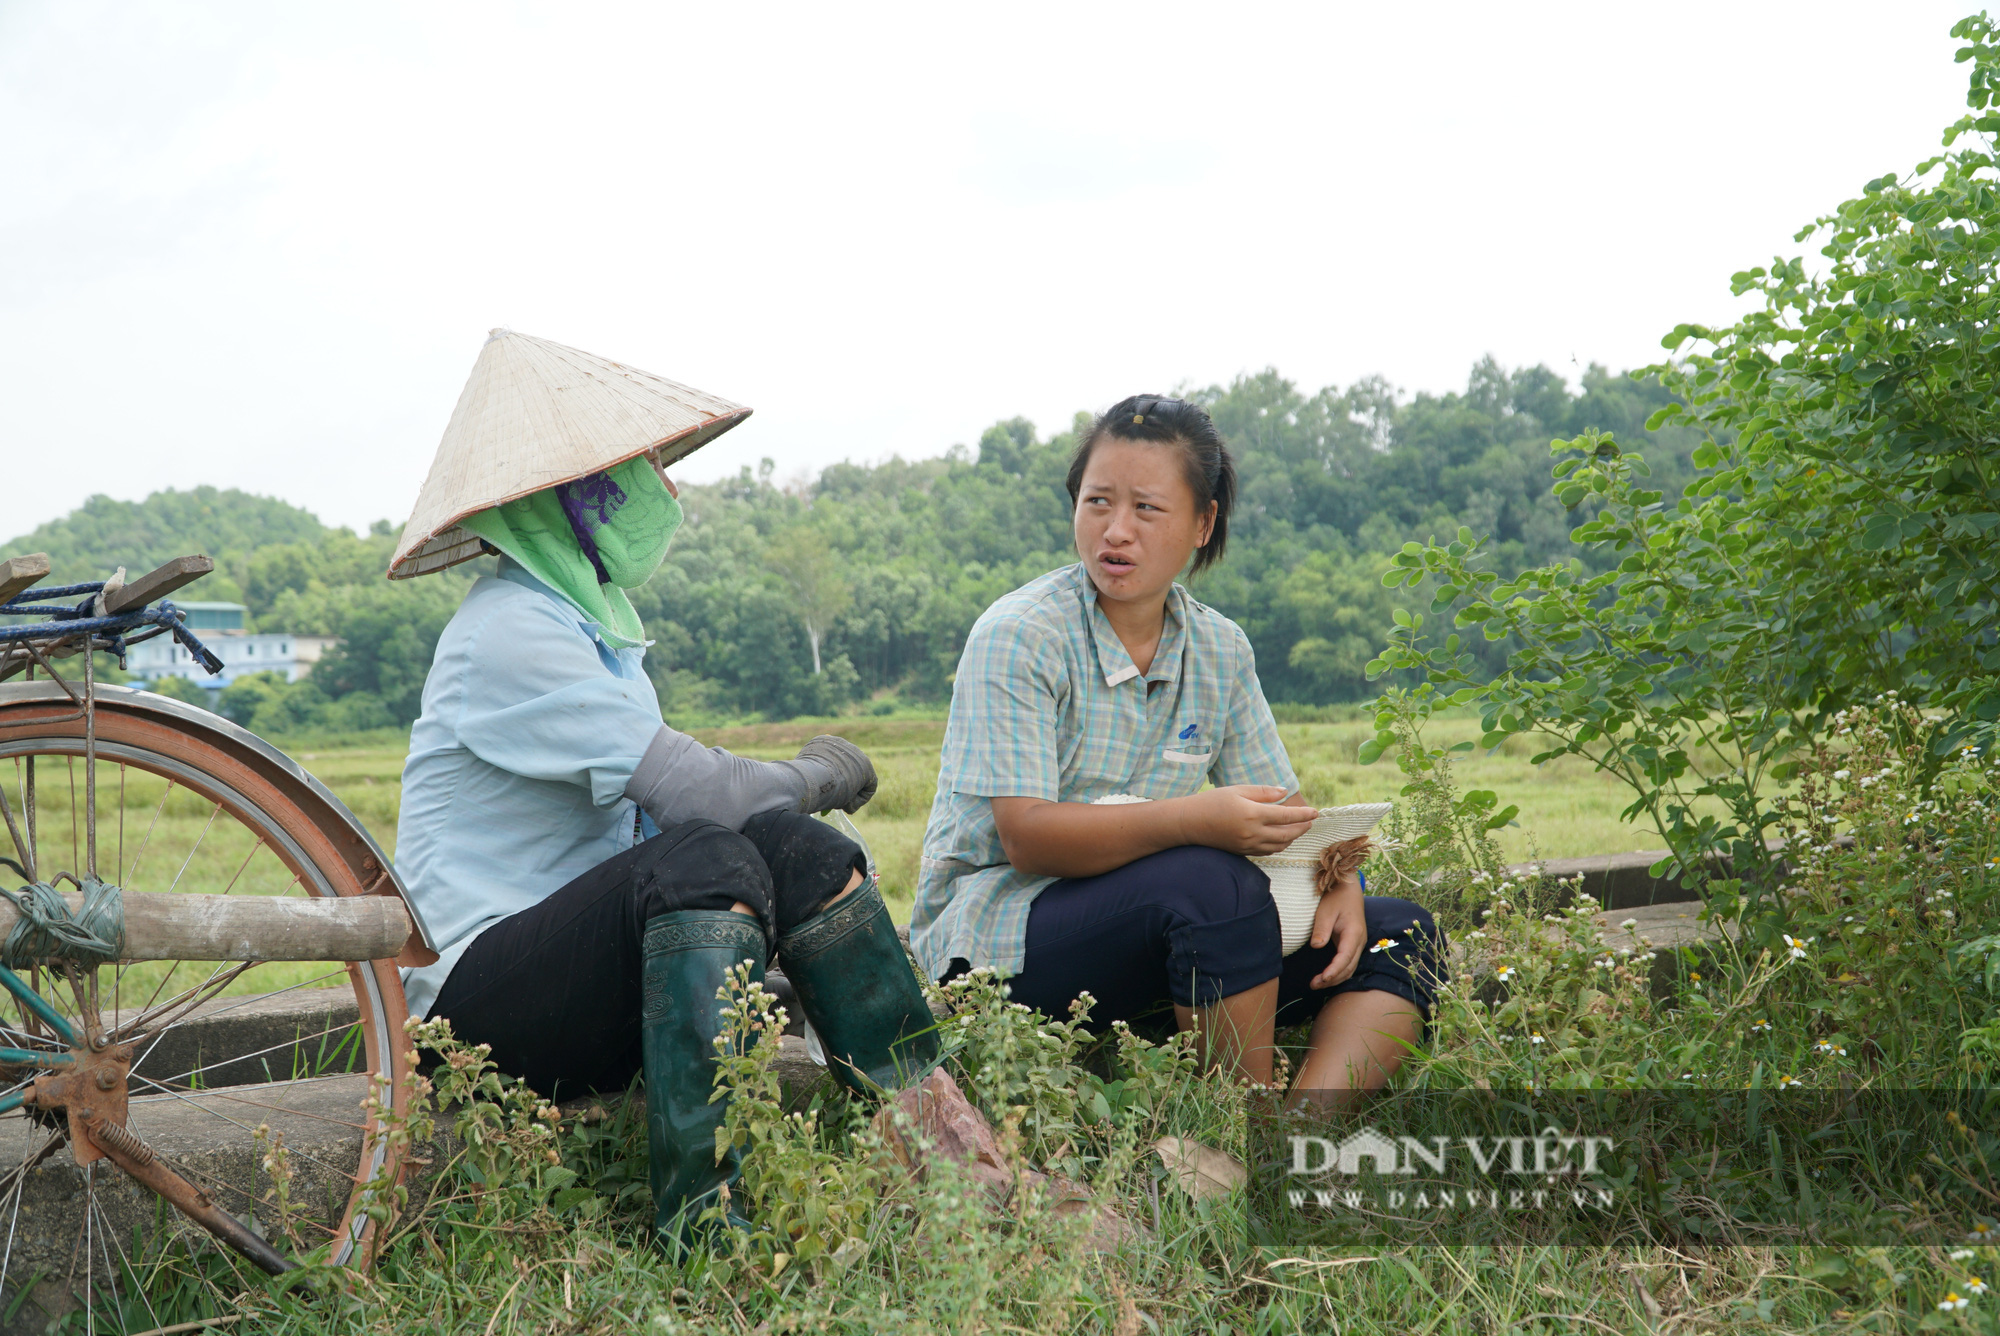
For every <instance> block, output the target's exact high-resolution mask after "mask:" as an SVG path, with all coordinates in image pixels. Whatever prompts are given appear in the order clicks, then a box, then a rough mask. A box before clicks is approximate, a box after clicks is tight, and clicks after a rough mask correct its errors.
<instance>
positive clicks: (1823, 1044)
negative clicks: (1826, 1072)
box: [1813, 1039, 1847, 1058]
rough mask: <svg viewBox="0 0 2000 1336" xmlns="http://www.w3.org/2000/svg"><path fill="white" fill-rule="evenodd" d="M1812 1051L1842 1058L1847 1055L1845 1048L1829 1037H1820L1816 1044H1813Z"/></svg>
mask: <svg viewBox="0 0 2000 1336" xmlns="http://www.w3.org/2000/svg"><path fill="white" fill-rule="evenodd" d="M1813 1052H1815V1053H1821V1054H1824V1055H1826V1056H1827V1057H1834V1058H1844V1057H1846V1056H1847V1050H1846V1049H1844V1048H1842V1047H1841V1046H1840V1045H1838V1044H1836V1043H1834V1042H1833V1041H1832V1040H1831V1039H1822V1040H1820V1041H1819V1042H1818V1043H1817V1044H1814V1045H1813Z"/></svg>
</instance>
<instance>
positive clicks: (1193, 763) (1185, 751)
mask: <svg viewBox="0 0 2000 1336" xmlns="http://www.w3.org/2000/svg"><path fill="white" fill-rule="evenodd" d="M1214 762H1215V757H1214V755H1213V754H1211V753H1210V751H1209V750H1208V748H1207V747H1205V746H1204V747H1202V748H1200V749H1198V750H1190V749H1189V748H1187V747H1185V746H1168V747H1161V748H1159V749H1158V750H1156V751H1154V752H1153V753H1152V763H1151V764H1150V765H1149V766H1148V767H1147V769H1149V770H1150V771H1151V772H1152V773H1151V775H1150V776H1149V779H1148V789H1149V791H1150V792H1153V793H1157V794H1158V795H1159V796H1160V797H1162V798H1185V797H1187V796H1188V795H1189V794H1191V793H1199V792H1201V789H1202V786H1203V785H1204V784H1206V783H1208V768H1209V766H1210V765H1212V764H1214Z"/></svg>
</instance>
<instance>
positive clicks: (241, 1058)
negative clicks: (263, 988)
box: [132, 1021, 360, 1127]
mask: <svg viewBox="0 0 2000 1336" xmlns="http://www.w3.org/2000/svg"><path fill="white" fill-rule="evenodd" d="M355 1025H356V1022H354V1021H341V1022H339V1023H338V1024H334V1025H329V1026H327V1027H326V1028H325V1029H324V1030H319V1031H316V1032H315V1033H313V1034H307V1035H300V1036H299V1037H298V1038H296V1039H287V1040H284V1041H282V1042H280V1043H276V1044H272V1045H271V1046H270V1047H269V1048H260V1049H258V1050H257V1051H256V1052H254V1053H239V1054H237V1055H236V1056H234V1057H231V1058H226V1059H224V1060H223V1061H221V1062H218V1063H216V1064H215V1065H214V1066H212V1067H196V1068H193V1069H191V1070H189V1071H185V1072H178V1073H176V1074H175V1075H173V1076H159V1077H151V1078H148V1079H151V1080H157V1081H163V1082H174V1081H185V1080H187V1079H188V1078H190V1077H193V1076H196V1075H200V1074H203V1073H205V1072H213V1071H221V1070H222V1069H223V1068H224V1067H233V1066H235V1065H236V1064H237V1063H239V1062H248V1061H250V1059H252V1058H261V1057H263V1056H264V1055H265V1054H266V1053H277V1052H280V1051H282V1050H284V1049H288V1048H290V1049H295V1048H298V1047H299V1046H300V1045H302V1044H305V1043H307V1042H308V1041H310V1040H314V1039H324V1038H326V1036H328V1035H330V1034H345V1033H347V1032H348V1031H350V1030H352V1029H353V1028H354V1027H355ZM146 1051H147V1052H148V1053H151V1052H152V1050H151V1049H150V1048H149V1049H147V1050H146ZM138 1066H139V1064H138V1063H136V1062H135V1063H133V1064H132V1067H133V1069H134V1070H135V1071H136V1070H137V1069H138ZM348 1074H349V1073H346V1072H335V1073H332V1075H336V1076H345V1075H348ZM270 1079H272V1080H279V1079H289V1080H298V1079H300V1078H299V1076H298V1075H297V1074H296V1072H295V1073H294V1074H293V1075H292V1076H291V1077H289V1078H279V1077H272V1078H270ZM355 1126H356V1127H359V1126H360V1124H359V1123H356V1124H355Z"/></svg>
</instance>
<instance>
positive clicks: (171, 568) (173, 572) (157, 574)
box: [104, 556, 215, 616]
mask: <svg viewBox="0 0 2000 1336" xmlns="http://www.w3.org/2000/svg"><path fill="white" fill-rule="evenodd" d="M214 569H215V563H214V562H213V561H211V560H209V559H208V558H207V557H203V556H193V557H175V558H174V559H173V560H172V561H170V562H168V563H167V564H166V565H164V566H162V567H160V568H159V569H158V570H156V571H148V572H147V573H146V574H144V575H142V576H140V577H139V578H138V579H136V580H133V581H131V582H129V583H127V584H126V585H125V586H124V587H123V588H121V589H118V590H116V591H112V590H106V591H105V595H106V597H105V599H104V612H105V615H107V616H115V615H117V614H118V613H121V612H123V611H125V610H126V609H127V608H136V607H139V606H141V605H143V604H147V603H151V602H152V601H153V600H154V599H156V598H165V597H166V596H167V595H168V594H171V593H173V592H174V591H175V590H176V589H179V588H180V587H181V586H182V585H184V584H192V583H193V582H194V581H196V580H199V579H200V578H201V577H202V576H204V575H207V574H208V573H209V572H210V571H212V570H214Z"/></svg>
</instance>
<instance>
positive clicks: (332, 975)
mask: <svg viewBox="0 0 2000 1336" xmlns="http://www.w3.org/2000/svg"><path fill="white" fill-rule="evenodd" d="M346 972H347V971H345V970H329V971H327V972H326V973H325V974H318V975H314V976H313V977H312V978H310V979H301V980H299V981H298V982H297V983H291V984H286V985H285V986H284V987H283V988H273V989H272V990H271V991H270V992H268V993H253V994H251V995H250V996H248V997H245V998H242V999H240V1000H238V1001H235V1002H231V1003H230V1004H228V1005H227V1006H222V1007H217V1008H216V1009H215V1010H213V1011H204V1012H202V1013H201V1019H203V1020H209V1019H212V1018H213V1017H216V1016H223V1015H227V1014H228V1013H229V1012H232V1011H235V1010H237V1009H238V1008H239V1007H247V1006H249V1005H250V1004H251V1003H253V1002H262V1001H264V1000H266V999H268V998H273V997H282V996H283V995H284V994H286V993H295V992H297V991H298V990H299V989H301V988H316V987H322V986H324V985H325V984H326V981H327V980H328V979H338V978H341V977H343V976H344V975H345V974H346ZM183 996H185V994H183ZM176 1005H178V999H176V1001H174V1002H169V1003H168V1004H167V1006H166V1007H162V1008H161V1011H166V1010H168V1009H170V1008H172V1007H174V1006H176ZM138 1019H140V1020H143V1019H145V1017H144V1016H141V1017H139V1018H138ZM193 1019H194V1017H193V1016H192V1015H187V1016H182V1017H178V1018H176V1019H175V1020H174V1022H173V1024H171V1025H163V1026H161V1027H160V1028H159V1029H158V1030H150V1031H147V1032H146V1033H148V1034H151V1035H153V1036H154V1042H155V1043H157V1042H159V1040H158V1037H159V1036H160V1035H164V1034H165V1033H167V1031H169V1030H173V1029H177V1028H178V1027H180V1026H183V1025H186V1024H187V1023H188V1022H189V1021H191V1020H193ZM129 1023H130V1024H137V1023H138V1022H137V1021H136V1020H135V1021H133V1022H129ZM122 1028H123V1026H121V1029H122ZM146 1052H148V1053H150V1052H152V1049H151V1048H148V1049H147V1050H146ZM144 1061H145V1058H144V1056H143V1055H142V1056H141V1057H140V1058H139V1059H138V1060H137V1061H135V1062H133V1064H132V1065H133V1066H134V1067H137V1066H138V1065H139V1063H140V1062H144Z"/></svg>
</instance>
